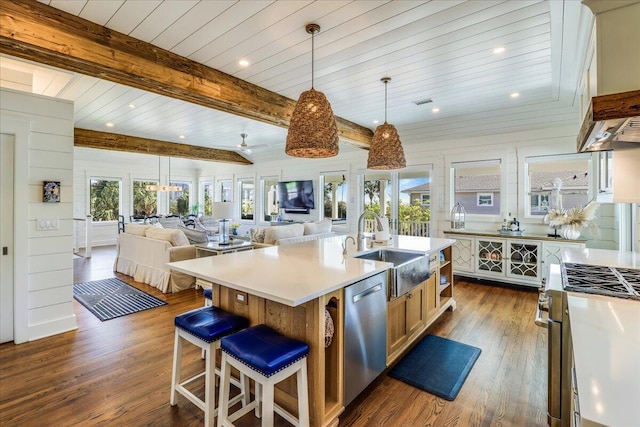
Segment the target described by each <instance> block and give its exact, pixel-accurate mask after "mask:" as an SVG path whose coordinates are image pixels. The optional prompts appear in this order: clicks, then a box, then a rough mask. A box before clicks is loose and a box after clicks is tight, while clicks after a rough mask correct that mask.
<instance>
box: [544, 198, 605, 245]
mask: <svg viewBox="0 0 640 427" xmlns="http://www.w3.org/2000/svg"><path fill="white" fill-rule="evenodd" d="M598 206H600V204H599V203H597V202H593V201H592V202H589V203H588V204H587V206H585V207H584V208H583V207H581V206H576V207H573V208H571V209H568V210H564V209H562V210H561V209H551V210H549V213H547V215H545V217H544V222H545V223H547V224H549V225H550V226H552V227H562V226H564V227H565V228H564V229H563V230H562V236H563V237H564V238H565V239H571V240H575V239H577V238H578V237H580V228H582V227H588V226H591V221H593V220H594V219H595V217H596V216H595V211H596V209H598Z"/></svg>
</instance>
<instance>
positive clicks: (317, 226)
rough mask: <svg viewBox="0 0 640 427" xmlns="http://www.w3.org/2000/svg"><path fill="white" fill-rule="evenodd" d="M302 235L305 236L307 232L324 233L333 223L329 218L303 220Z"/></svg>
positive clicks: (329, 229)
mask: <svg viewBox="0 0 640 427" xmlns="http://www.w3.org/2000/svg"><path fill="white" fill-rule="evenodd" d="M303 225H304V235H305V236H307V235H309V234H324V233H330V232H331V226H332V225H333V223H332V222H331V220H330V219H323V220H322V221H316V222H305V223H304V224H303Z"/></svg>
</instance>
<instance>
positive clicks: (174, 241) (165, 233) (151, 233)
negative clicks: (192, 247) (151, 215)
mask: <svg viewBox="0 0 640 427" xmlns="http://www.w3.org/2000/svg"><path fill="white" fill-rule="evenodd" d="M146 236H147V237H148V238H150V239H156V240H165V241H167V242H169V243H171V246H188V245H189V239H187V237H186V236H185V235H184V233H183V232H182V230H178V229H177V228H155V227H149V228H148V229H147V233H146Z"/></svg>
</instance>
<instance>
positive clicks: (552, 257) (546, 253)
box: [542, 241, 585, 278]
mask: <svg viewBox="0 0 640 427" xmlns="http://www.w3.org/2000/svg"><path fill="white" fill-rule="evenodd" d="M584 247H585V244H584V243H567V242H555V241H550V242H543V243H542V277H543V278H546V277H548V275H549V266H550V265H551V264H560V261H561V260H562V255H561V250H562V248H578V249H584Z"/></svg>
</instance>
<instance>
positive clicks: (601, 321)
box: [562, 249, 640, 427]
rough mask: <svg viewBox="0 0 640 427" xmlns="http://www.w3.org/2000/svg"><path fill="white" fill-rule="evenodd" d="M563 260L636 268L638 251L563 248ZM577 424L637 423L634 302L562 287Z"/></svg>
mask: <svg viewBox="0 0 640 427" xmlns="http://www.w3.org/2000/svg"><path fill="white" fill-rule="evenodd" d="M562 260H563V262H572V263H579V264H591V265H606V266H611V267H625V268H640V253H637V252H621V251H612V250H603V249H563V251H562ZM567 303H568V305H569V318H570V322H571V336H572V339H573V354H574V364H575V371H576V380H577V388H578V400H579V404H580V415H581V417H582V420H581V421H582V426H583V427H589V426H621V427H627V426H628V427H632V426H638V425H640V421H639V420H640V403H639V402H640V301H633V300H626V299H623V298H614V297H606V296H599V295H591V294H583V293H576V292H568V294H567Z"/></svg>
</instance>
